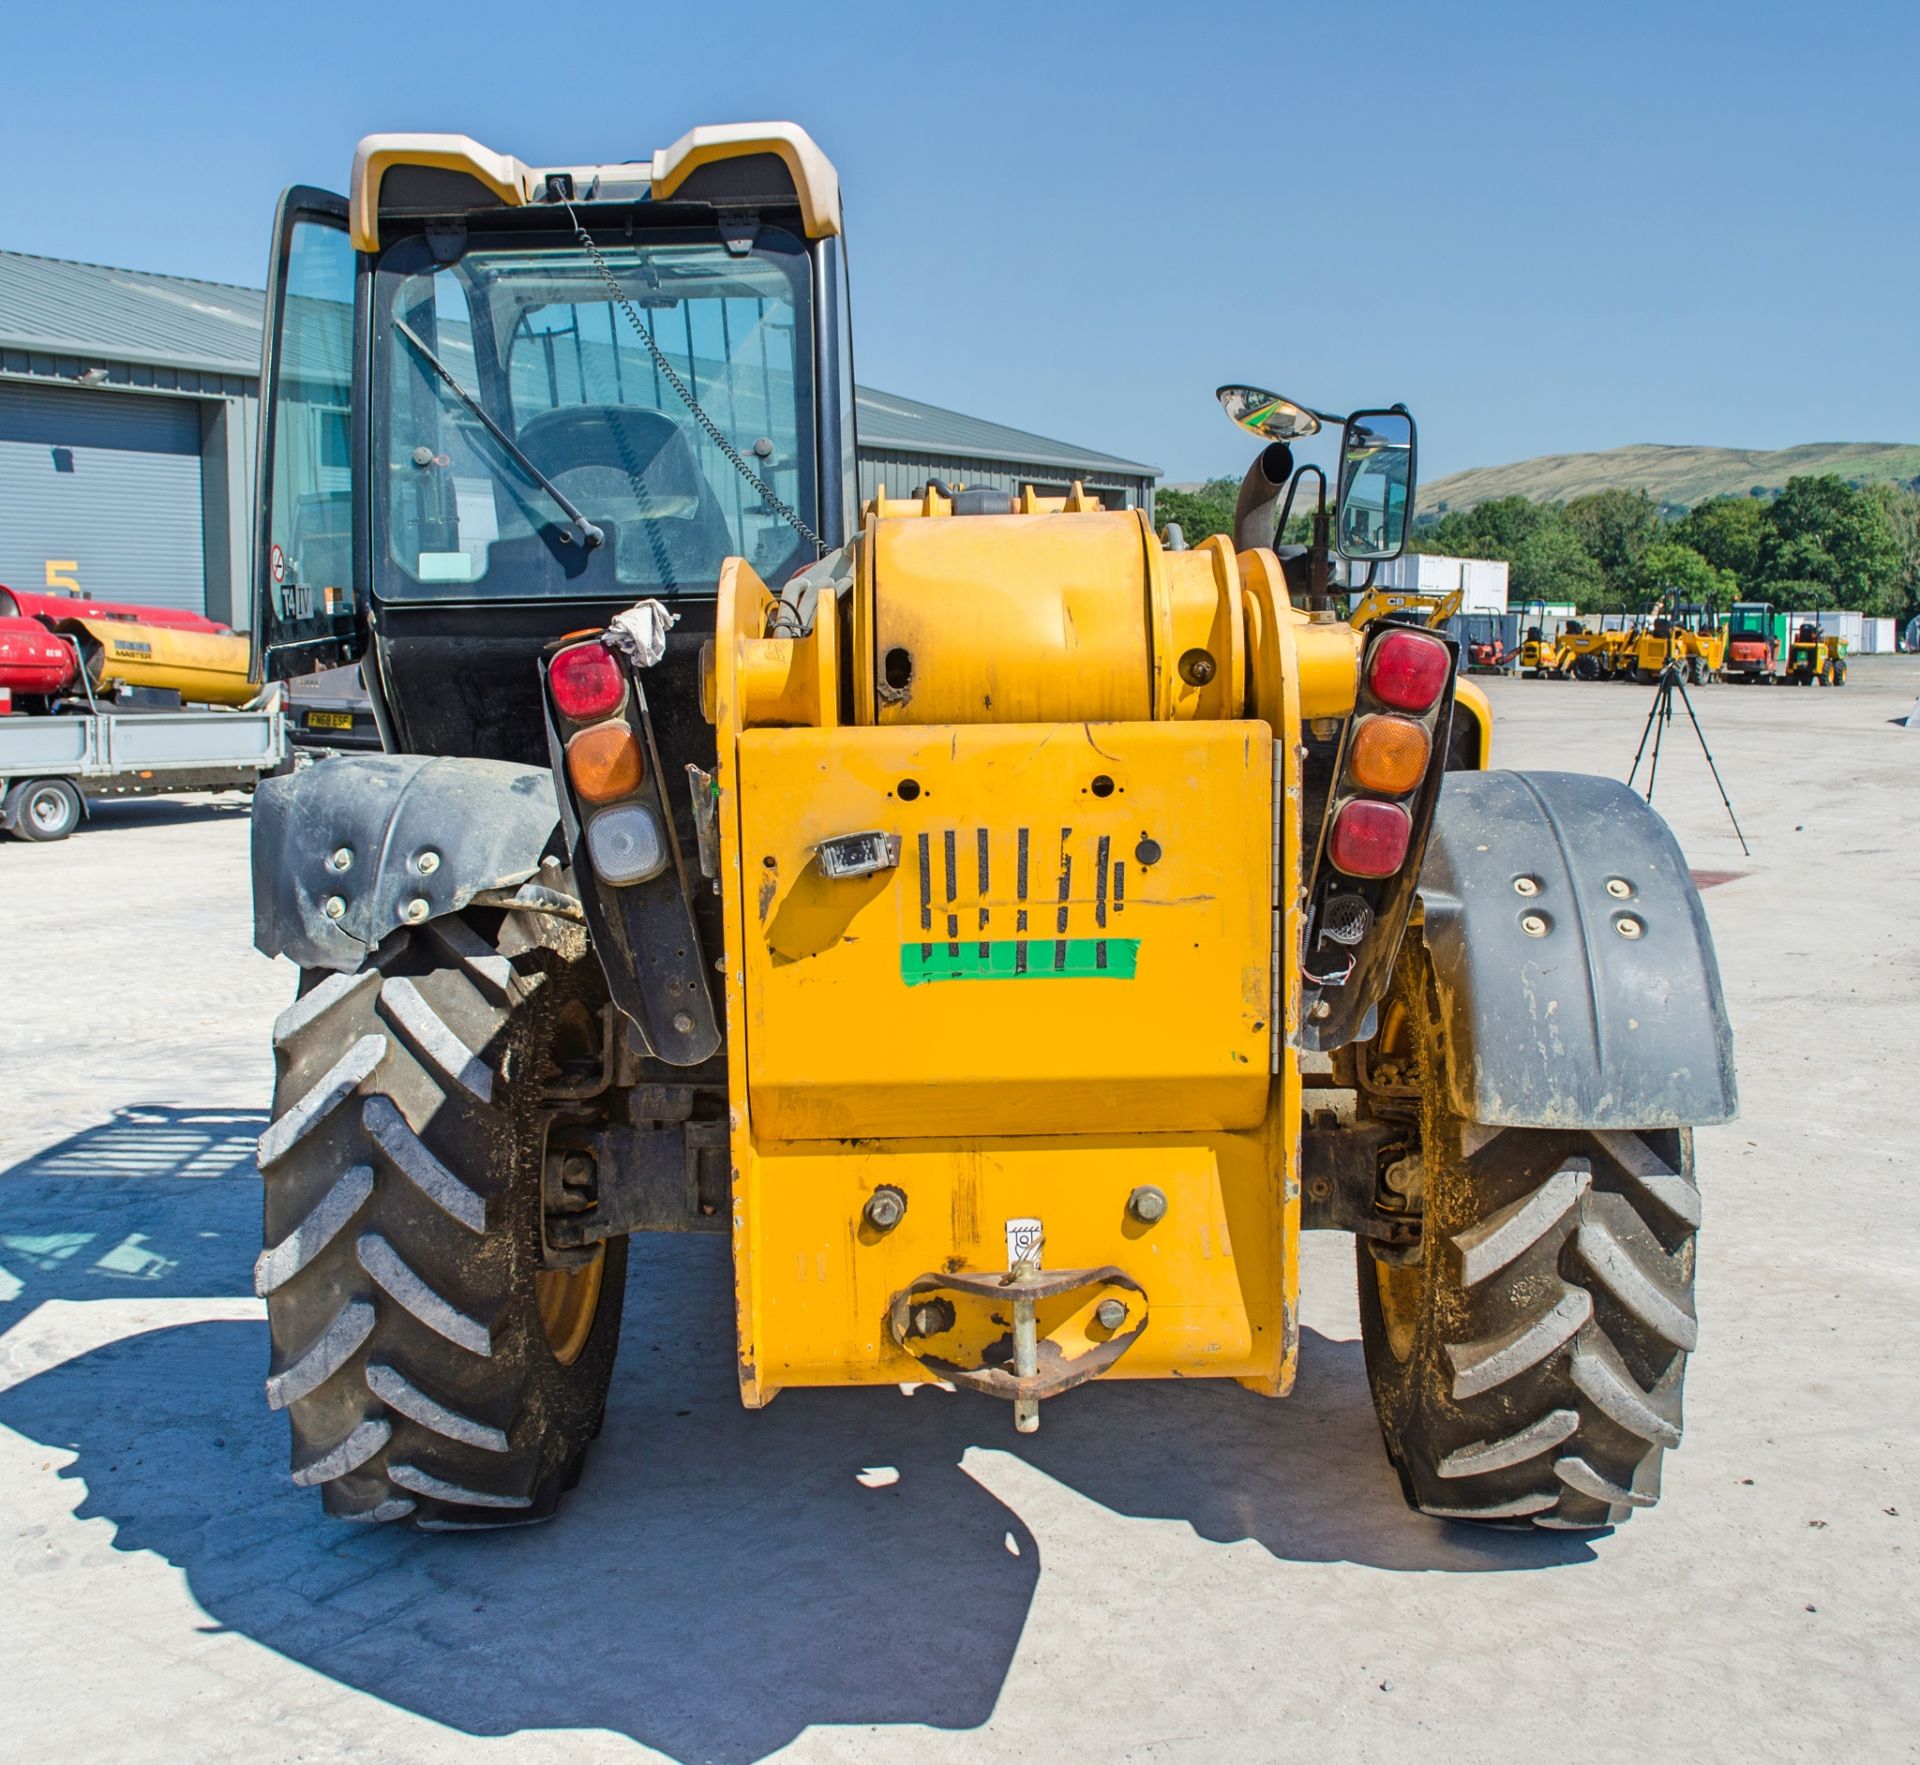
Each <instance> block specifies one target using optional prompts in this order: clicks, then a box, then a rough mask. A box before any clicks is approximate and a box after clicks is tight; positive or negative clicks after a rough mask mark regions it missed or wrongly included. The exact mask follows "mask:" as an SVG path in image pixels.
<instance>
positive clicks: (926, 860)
mask: <svg viewBox="0 0 1920 1765" xmlns="http://www.w3.org/2000/svg"><path fill="white" fill-rule="evenodd" d="M920 929H921V930H922V931H923V932H930V931H932V930H933V845H932V842H931V841H930V840H929V838H928V836H927V835H925V834H922V835H921V836H920ZM932 955H933V946H932V945H931V944H922V945H921V946H920V957H921V960H922V961H926V960H927V959H928V958H930V957H931V956H932Z"/></svg>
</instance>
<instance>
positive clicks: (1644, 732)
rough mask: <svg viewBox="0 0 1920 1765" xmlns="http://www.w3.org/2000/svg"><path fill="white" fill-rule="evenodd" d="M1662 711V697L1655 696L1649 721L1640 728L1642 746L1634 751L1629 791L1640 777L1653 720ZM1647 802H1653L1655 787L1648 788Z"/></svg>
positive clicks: (1628, 781)
mask: <svg viewBox="0 0 1920 1765" xmlns="http://www.w3.org/2000/svg"><path fill="white" fill-rule="evenodd" d="M1659 709H1660V695H1659V694H1658V693H1655V694H1654V695H1653V703H1652V704H1651V705H1649V706H1648V707H1647V720H1646V722H1645V723H1644V724H1642V725H1641V726H1640V745H1639V747H1637V748H1635V749H1634V750H1633V765H1632V766H1631V767H1630V768H1629V769H1628V771H1627V789H1628V790H1632V789H1633V781H1634V779H1635V778H1636V777H1638V776H1639V772H1640V756H1641V755H1642V754H1644V753H1645V752H1646V751H1647V737H1648V736H1650V735H1651V734H1652V733H1653V719H1654V715H1655V713H1656V712H1658V711H1659ZM1647 801H1648V802H1649V803H1651V802H1652V801H1653V786H1652V785H1648V786H1647Z"/></svg>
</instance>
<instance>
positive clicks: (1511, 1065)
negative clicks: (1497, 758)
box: [1419, 772, 1739, 1129]
mask: <svg viewBox="0 0 1920 1765" xmlns="http://www.w3.org/2000/svg"><path fill="white" fill-rule="evenodd" d="M1522 879H1530V881H1531V883H1532V884H1534V885H1537V888H1535V889H1530V890H1529V891H1528V892H1526V893H1522V892H1520V890H1519V889H1516V886H1515V885H1516V883H1517V882H1519V883H1521V884H1522V887H1525V886H1526V884H1525V882H1523V881H1522ZM1610 884H1611V885H1612V887H1611V890H1610V888H1609V885H1610ZM1419 898H1420V903H1421V906H1422V908H1423V910H1424V914H1425V926H1424V930H1423V932H1422V934H1421V935H1423V936H1424V938H1425V941H1426V947H1427V950H1428V953H1429V955H1430V957H1431V961H1432V967H1433V978H1434V984H1435V988H1436V991H1437V993H1438V1004H1439V1010H1440V1019H1441V1026H1442V1037H1443V1044H1444V1053H1445V1062H1446V1077H1447V1084H1448V1088H1449V1092H1450V1101H1451V1104H1452V1108H1453V1110H1454V1111H1455V1113H1456V1114H1458V1115H1460V1116H1462V1117H1463V1118H1464V1119H1466V1120H1467V1121H1471V1122H1481V1123H1485V1124H1487V1125H1488V1126H1491V1127H1516V1128H1518V1127H1527V1128H1596V1129H1631V1128H1677V1127H1703V1126H1706V1125H1709V1124H1711V1123H1714V1122H1724V1121H1730V1120H1732V1119H1733V1117H1734V1115H1735V1114H1736V1113H1738V1109H1739V1102H1738V1098H1737V1095H1736V1092H1735V1086H1734V1074H1733V1032H1732V1030H1731V1028H1730V1026H1729V1025H1728V1022H1727V1009H1726V1001H1725V999H1724V997H1723V996H1722V994H1721V990H1720V969H1719V965H1718V963H1717V962H1716V961H1715V960H1714V954H1713V938H1712V935H1711V934H1710V933H1709V931H1708V929H1707V918H1706V912H1705V910H1704V908H1703V907H1702V906H1701V902H1700V893H1699V890H1698V889H1696V888H1695V887H1694V884H1693V878H1692V877H1691V876H1690V875H1689V874H1688V871H1687V862H1686V859H1685V858H1684V857H1683V856H1682V855H1681V852H1680V847H1679V845H1678V844H1677V843H1676V842H1675V840H1674V837H1673V834H1672V832H1671V831H1670V830H1669V829H1668V827H1667V824H1666V823H1665V822H1664V821H1662V820H1661V819H1660V817H1659V816H1658V815H1657V814H1655V813H1654V811H1653V810H1652V809H1651V808H1649V807H1648V805H1647V804H1645V803H1643V802H1642V801H1641V800H1640V799H1639V798H1638V797H1636V796H1635V795H1634V794H1633V793H1632V792H1631V791H1630V790H1628V789H1627V787H1626V786H1625V785H1623V784H1620V783H1617V782H1616V781H1615V780H1613V779H1610V778H1593V777H1589V776H1587V775H1585V774H1583V773H1573V772H1450V773H1448V774H1447V776H1446V783H1445V786H1444V787H1443V789H1442V791H1441V795H1440V803H1439V807H1438V809H1437V810H1436V811H1435V814H1434V818H1433V831H1432V833H1431V834H1430V835H1429V837H1428V842H1427V851H1426V858H1425V861H1424V864H1423V866H1422V869H1421V873H1420V887H1419ZM1529 918H1532V919H1533V920H1534V921H1535V922H1536V924H1537V925H1544V930H1536V931H1534V932H1529V930H1528V929H1527V925H1526V921H1527V920H1528V919H1529ZM1623 924H1625V925H1626V926H1627V931H1628V932H1630V933H1631V932H1636V931H1637V934H1638V935H1632V936H1629V935H1624V934H1623V932H1622V931H1621V929H1620V928H1621V926H1622V925H1623Z"/></svg>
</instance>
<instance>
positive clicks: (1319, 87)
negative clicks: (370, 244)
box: [0, 0, 1920, 479]
mask: <svg viewBox="0 0 1920 1765" xmlns="http://www.w3.org/2000/svg"><path fill="white" fill-rule="evenodd" d="M6 35H7V51H8V54H7V59H8V61H9V64H10V66H11V69H12V77H11V78H10V79H9V81H8V85H7V94H6V103H5V105H4V106H3V107H0V149H3V150H4V158H3V159H0V163H4V164H6V165H7V167H8V168H9V175H8V177H7V178H6V179H5V180H4V182H0V246H3V247H6V248H10V249H15V250H23V251H36V252H44V253H47V254H50V255H53V256H61V257H77V258H84V259H88V260H92V261H95V262H105V263H114V264H128V265H133V266H136V267H140V268H147V269H159V270H168V271H173V272H176V273H179V274H186V275H198V276H206V277H211V278H214V279H216V280H222V281H240V282H252V283H256V284H257V283H258V281H259V280H260V279H261V275H262V266H263V264H264V259H265V244H266V232H267V226H268V222H269V218H270V215H271V210H272V204H273V199H274V196H275V194H276V193H277V191H278V189H279V188H280V186H282V185H283V184H286V183H291V182H296V181H298V182H308V183H315V184H320V185H323V186H327V187H331V188H334V189H340V188H343V187H344V180H345V178H346V174H347V168H348V164H349V160H350V157H351V153H352V148H353V144H354V142H355V140H356V139H357V138H358V137H359V136H360V135H362V134H363V133H367V132H370V131H373V130H378V129H447V130H463V131H465V132H466V133H468V134H472V135H475V136H477V137H479V138H480V139H481V140H483V141H485V142H487V143H488V144H489V145H492V146H495V147H499V148H501V149H504V150H507V151H510V152H513V153H516V154H518V155H519V156H520V157H521V158H523V159H525V160H528V161H530V162H531V163H534V164H540V163H558V162H574V163H578V162H581V161H588V160H596V159H606V160H615V159H628V158H634V157H637V156H640V155H644V154H646V153H649V152H651V151H652V149H653V148H655V147H657V146H663V145H665V144H666V143H667V142H669V141H670V140H672V139H673V138H674V137H675V136H677V135H678V134H680V133H681V132H682V131H683V130H684V129H686V128H687V127H689V126H691V125H692V124H694V123H696V122H721V121H732V120H743V119H752V118H758V117H767V116H786V117H792V118H794V119H795V120H797V121H799V122H801V123H804V124H805V125H806V126H807V127H808V128H809V129H810V130H811V131H812V132H813V133H814V135H815V136H816V137H817V138H818V139H819V141H820V142H821V144H822V145H823V146H824V147H825V148H826V150H827V151H828V153H829V154H830V155H831V156H832V157H833V158H834V159H835V161H836V162H837V163H838V164H839V167H840V170H841V175H842V179H843V182H844V187H845V191H846V197H847V212H848V229H849V237H850V245H851V251H852V261H853V269H854V277H855V291H854V301H855V305H854V312H855V324H856V354H857V359H858V368H859V374H860V378H861V379H862V381H863V382H865V383H867V384H869V385H874V386H880V387H885V388H890V389H892V390H896V391H899V392H904V393H908V394H912V395H914V396H917V397H921V398H926V399H931V400H934V401H935V402H937V403H942V404H948V405H952V406H954V407H956V408H958V409H962V410H966V411H969V412H972V413H974V414H977V415H980V416H985V417H991V418H994V419H997V420H999V421H1003V422H1011V423H1016V424H1019V425H1021V426H1024V427H1028V428H1033V429H1037V430H1040V431H1043V432H1046V433H1050V434H1054V435H1060V436H1064V437H1067V438H1069V439H1072V440H1075V441H1079V442H1082V443H1085V444H1087V445H1091V446H1097V447H1102V448H1106V449H1108V450H1110V451H1113V452H1116V453H1122V454H1126V455H1128V456H1130V457H1133V458H1136V459H1145V460H1150V461H1152V462H1154V463H1156V464H1159V465H1161V466H1163V467H1165V468H1166V469H1167V471H1168V473H1169V475H1170V476H1171V477H1173V478H1175V479H1185V478H1194V477H1200V476H1204V475H1208V474H1214V473H1233V474H1236V475H1237V474H1238V472H1239V470H1240V469H1241V467H1242V465H1243V463H1244V461H1245V459H1246V458H1247V453H1246V448H1245V445H1243V438H1241V437H1240V436H1239V435H1238V433H1237V432H1236V431H1234V430H1233V429H1232V428H1231V427H1229V425H1228V424H1227V423H1226V421H1225V419H1224V418H1223V417H1222V416H1221V415H1220V414H1219V412H1218V410H1217V408H1216V407H1215V406H1214V404H1213V400H1212V397H1211V392H1212V388H1213V387H1214V385H1215V384H1216V383H1218V382H1220V381H1223V380H1230V379H1245V380H1250V381H1254V382H1257V383H1263V384H1266V385H1269V386H1272V387H1275V388H1276V389H1278V390H1280V391H1283V392H1287V393H1290V394H1292V395H1294V396H1296V397H1298V398H1300V399H1302V400H1304V401H1305V402H1308V403H1310V404H1313V405H1316V406H1318V407H1319V408H1321V409H1345V408H1349V407H1350V406H1357V405H1361V404H1368V403H1387V402H1391V401H1393V400H1395V399H1404V400H1405V401H1406V402H1407V403H1408V404H1410V405H1411V406H1412V407H1413V409H1414V411H1415V413H1416V415H1417V416H1418V417H1419V419H1420V423H1421V443H1422V475H1423V476H1424V477H1427V478H1432V477H1435V476H1438V475H1439V474H1441V473H1444V472H1448V471H1452V470H1456V469H1459V468H1462V467H1466V466H1472V465H1487V464H1495V463H1498V462H1501V461H1506V460H1512V459H1518V458H1523V457H1525V456H1528V455H1531V454H1536V453H1544V452H1561V451H1575V450H1582V449H1587V448H1598V447H1611V446H1617V445H1621V444H1623V443H1628V442H1636V441H1675V442H1704V443H1713V444H1718V445H1724V446H1740V447H1781V446H1787V445H1790V444H1792V443H1795V442H1801V441H1915V440H1920V409H1917V408H1916V407H1917V406H1920V323H1917V322H1916V321H1917V320H1920V227H1917V226H1916V222H1915V214H1916V203H1915V181H1916V170H1920V153H1917V152H1916V144H1915V135H1914V126H1915V123H1914V119H1915V115H1916V108H1917V107H1916V104H1915V94H1914V88H1913V82H1914V79H1915V69H1916V66H1920V6H1916V5H1914V4H1912V3H1911V0H1908V3H1907V4H1899V5H1896V4H1891V3H1885V4H1874V5H1869V4H1856V3H1850V0H1828V3H1826V4H1821V5H1811V4H1806V3H1805V0H1802V3H1801V4H1798V5H1794V6H1772V5H1753V4H1749V5H1708V4H1697V5H1696V4H1687V3H1686V0H1680V3H1678V4H1670V5H1640V4H1637V3H1626V4H1618V5H1614V4H1569V3H1566V0H1546V3H1545V4H1540V3H1539V0H1535V3H1533V4H1525V5H1492V4H1488V5H1453V6H1447V5H1434V4H1428V5H1400V4H1394V3H1388V4H1379V5H1371V6H1362V5H1356V4H1353V3H1351V0H1345V3H1335V4H1327V3H1326V0H1321V3H1319V4H1317V5H1314V6H1311V7H1308V6H1298V5H1292V4H1284V3H1283V4H1276V3H1274V0H1268V3H1267V4H1264V5H1242V4H1235V3H1222V0H1215V3H1214V4H1211V5H1208V6H1194V5H1178V4H1167V5H1157V6H1153V7H1142V6H1134V5H1128V4H1121V5H1107V6H1080V7H1074V8H1071V9H1068V8H1033V7H1003V6H999V5H995V4H991V3H987V0H981V3H978V4H974V5H971V6H966V7H950V8H938V9H936V8H929V7H910V6H898V5H896V6H888V7H879V6H856V5H837V4H820V3H809V4H804V5H799V4H791V3H790V4H786V5H770V4H758V3H751V4H749V3H736V0H706V3H704V4H699V5H694V6H690V7H684V8H682V7H668V6H659V5H654V6H639V5H633V4H608V3H604V0H574V3H572V4H569V5H566V6H546V5H534V6H527V7H518V6H505V5H498V4H493V3H492V0H470V3H469V4H467V5H464V6H461V7H450V6H433V7H421V8H412V7H405V6H400V5H394V4H391V3H388V4H382V5H363V4H357V3H350V4H332V5H302V6H298V7H294V6H286V5H273V4H268V5H254V6H247V7H239V6H218V7H216V6H206V5H192V4H188V5H181V4H175V5H171V6H159V7H155V6H151V5H140V6H132V5H116V4H90V3H88V0H70V3H69V4H66V5H63V6H60V7H34V8H24V7H21V8H15V9H13V10H12V12H11V13H10V14H9V20H8V26H7V33H6ZM23 76H24V77H23Z"/></svg>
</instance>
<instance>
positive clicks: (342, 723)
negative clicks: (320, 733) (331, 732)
mask: <svg viewBox="0 0 1920 1765" xmlns="http://www.w3.org/2000/svg"><path fill="white" fill-rule="evenodd" d="M307 727H308V728H309V729H351V728H352V727H353V713H352V712H351V711H309V712H308V713H307Z"/></svg>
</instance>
